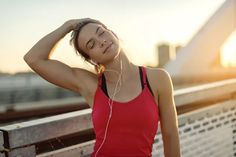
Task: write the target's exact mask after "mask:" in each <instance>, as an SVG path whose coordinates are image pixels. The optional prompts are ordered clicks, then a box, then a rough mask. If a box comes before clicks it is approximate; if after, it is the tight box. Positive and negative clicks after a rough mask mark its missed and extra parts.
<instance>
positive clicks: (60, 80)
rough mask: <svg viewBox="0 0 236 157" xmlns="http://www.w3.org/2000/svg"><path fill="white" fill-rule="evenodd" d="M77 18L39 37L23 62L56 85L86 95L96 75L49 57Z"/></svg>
mask: <svg viewBox="0 0 236 157" xmlns="http://www.w3.org/2000/svg"><path fill="white" fill-rule="evenodd" d="M78 22H79V20H69V21H67V22H65V23H64V24H63V25H61V26H60V27H59V28H57V29H56V30H54V31H53V32H51V33H49V34H48V35H46V36H45V37H43V38H42V39H40V40H39V41H38V42H37V43H36V44H35V45H34V46H33V47H32V48H31V49H30V50H29V52H28V53H27V54H25V56H24V60H25V62H26V63H27V64H28V65H29V66H30V67H31V69H32V70H34V71H35V72H36V73H37V74H39V75H40V76H41V77H43V78H44V79H45V80H47V81H48V82H51V83H53V84H55V85H57V86H60V87H63V88H66V89H69V90H71V91H74V92H80V94H82V95H83V96H85V97H86V96H87V94H88V93H89V90H90V87H91V86H92V85H93V84H94V83H96V80H97V79H96V75H95V74H93V73H91V72H89V71H87V70H83V69H80V68H72V67H70V66H68V65H66V64H64V63H62V62H60V61H58V60H52V59H50V54H51V53H52V52H53V49H54V48H55V46H56V44H57V43H58V41H59V40H60V39H62V38H63V37H64V36H65V35H66V34H67V33H69V32H70V31H71V30H73V29H74V28H75V26H76V25H77V24H78Z"/></svg>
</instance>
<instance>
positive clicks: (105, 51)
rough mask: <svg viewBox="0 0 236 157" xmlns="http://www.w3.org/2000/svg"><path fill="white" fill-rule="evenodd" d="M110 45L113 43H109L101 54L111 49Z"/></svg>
mask: <svg viewBox="0 0 236 157" xmlns="http://www.w3.org/2000/svg"><path fill="white" fill-rule="evenodd" d="M112 44H113V43H112V42H111V43H110V44H109V45H108V46H107V47H106V49H105V50H104V51H103V54H104V53H106V51H107V50H108V49H109V48H110V47H111V45H112Z"/></svg>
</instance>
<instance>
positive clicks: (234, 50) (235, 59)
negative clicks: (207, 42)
mask: <svg viewBox="0 0 236 157" xmlns="http://www.w3.org/2000/svg"><path fill="white" fill-rule="evenodd" d="M221 63H222V65H223V66H224V67H236V31H234V32H233V33H232V34H231V35H230V36H229V38H228V39H227V40H226V41H225V43H224V44H223V46H222V48H221Z"/></svg>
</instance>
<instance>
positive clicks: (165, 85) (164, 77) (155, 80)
mask: <svg viewBox="0 0 236 157" xmlns="http://www.w3.org/2000/svg"><path fill="white" fill-rule="evenodd" d="M146 69H147V75H148V79H149V80H150V82H151V84H152V85H153V86H154V88H155V89H156V91H158V92H159V93H162V92H165V90H168V91H169V90H171V88H172V81H171V77H170V74H169V73H168V71H166V70H165V69H163V68H149V67H147V68H146Z"/></svg>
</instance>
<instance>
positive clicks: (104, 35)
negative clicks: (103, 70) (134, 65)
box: [77, 23, 120, 63]
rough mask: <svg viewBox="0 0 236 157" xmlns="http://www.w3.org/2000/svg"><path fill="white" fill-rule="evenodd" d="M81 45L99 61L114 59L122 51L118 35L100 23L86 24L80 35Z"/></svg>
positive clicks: (93, 58) (79, 41) (90, 55)
mask: <svg viewBox="0 0 236 157" xmlns="http://www.w3.org/2000/svg"><path fill="white" fill-rule="evenodd" d="M77 42H78V45H79V47H80V48H81V49H82V50H83V51H84V52H85V53H86V54H88V55H89V57H90V58H91V59H92V60H93V61H94V62H97V63H107V62H110V61H112V60H113V59H114V58H115V57H116V56H118V54H119V52H120V44H119V40H118V39H117V37H116V36H115V35H114V34H113V33H112V32H111V31H110V30H108V29H106V28H104V27H103V26H102V25H100V24H96V23H89V24H87V25H85V26H84V27H83V28H82V29H81V31H80V34H79V37H78V41H77Z"/></svg>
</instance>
